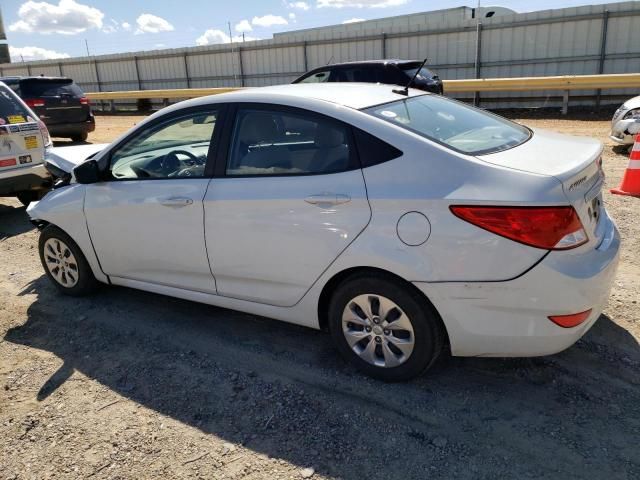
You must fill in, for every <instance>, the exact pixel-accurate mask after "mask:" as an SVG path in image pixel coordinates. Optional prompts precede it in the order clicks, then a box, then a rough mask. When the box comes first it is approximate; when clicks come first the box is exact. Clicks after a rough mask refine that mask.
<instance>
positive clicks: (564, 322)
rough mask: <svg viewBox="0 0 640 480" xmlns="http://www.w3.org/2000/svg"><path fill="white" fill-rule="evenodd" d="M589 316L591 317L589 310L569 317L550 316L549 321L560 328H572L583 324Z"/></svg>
mask: <svg viewBox="0 0 640 480" xmlns="http://www.w3.org/2000/svg"><path fill="white" fill-rule="evenodd" d="M589 315H591V309H589V310H585V311H584V312H580V313H572V314H571V315H551V316H550V317H549V320H551V321H552V322H553V323H555V324H556V325H559V326H560V327H562V328H572V327H577V326H578V325H580V324H581V323H582V322H584V321H585V320H586V319H587V318H589Z"/></svg>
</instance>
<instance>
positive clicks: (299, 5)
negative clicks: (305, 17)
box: [288, 2, 311, 10]
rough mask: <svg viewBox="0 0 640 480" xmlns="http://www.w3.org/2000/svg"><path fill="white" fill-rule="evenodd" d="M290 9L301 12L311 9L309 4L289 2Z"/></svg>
mask: <svg viewBox="0 0 640 480" xmlns="http://www.w3.org/2000/svg"><path fill="white" fill-rule="evenodd" d="M288 6H289V8H298V9H300V10H309V9H310V8H311V7H310V6H309V4H308V3H307V2H289V3H288Z"/></svg>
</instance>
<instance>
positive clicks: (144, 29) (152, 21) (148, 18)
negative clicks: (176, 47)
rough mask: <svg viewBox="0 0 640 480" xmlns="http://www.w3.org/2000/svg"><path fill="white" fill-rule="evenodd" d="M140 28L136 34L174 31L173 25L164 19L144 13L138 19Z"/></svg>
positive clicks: (137, 22)
mask: <svg viewBox="0 0 640 480" xmlns="http://www.w3.org/2000/svg"><path fill="white" fill-rule="evenodd" d="M136 24H137V25H138V28H137V29H136V31H135V33H136V34H141V33H158V32H171V31H173V25H171V24H170V23H169V22H167V21H166V20H165V19H164V18H161V17H157V16H155V15H151V14H150V13H143V14H142V15H140V16H139V17H138V18H137V19H136Z"/></svg>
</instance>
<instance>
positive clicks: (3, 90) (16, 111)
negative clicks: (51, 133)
mask: <svg viewBox="0 0 640 480" xmlns="http://www.w3.org/2000/svg"><path fill="white" fill-rule="evenodd" d="M29 115H30V113H29V111H28V110H27V108H26V107H25V105H24V103H22V100H20V98H18V96H17V95H16V94H15V93H13V91H12V90H11V89H9V88H8V87H6V86H5V85H0V124H2V125H4V124H7V123H24V122H26V121H27V116H29Z"/></svg>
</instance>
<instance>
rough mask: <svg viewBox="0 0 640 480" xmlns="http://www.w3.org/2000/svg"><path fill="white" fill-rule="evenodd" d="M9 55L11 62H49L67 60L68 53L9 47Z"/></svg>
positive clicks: (37, 48) (38, 48)
mask: <svg viewBox="0 0 640 480" xmlns="http://www.w3.org/2000/svg"><path fill="white" fill-rule="evenodd" d="M9 55H11V61H13V62H21V61H22V60H23V59H24V61H25V62H26V61H29V60H51V59H54V58H69V54H68V53H61V52H56V51H54V50H47V49H45V48H40V47H12V46H11V45H9Z"/></svg>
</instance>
